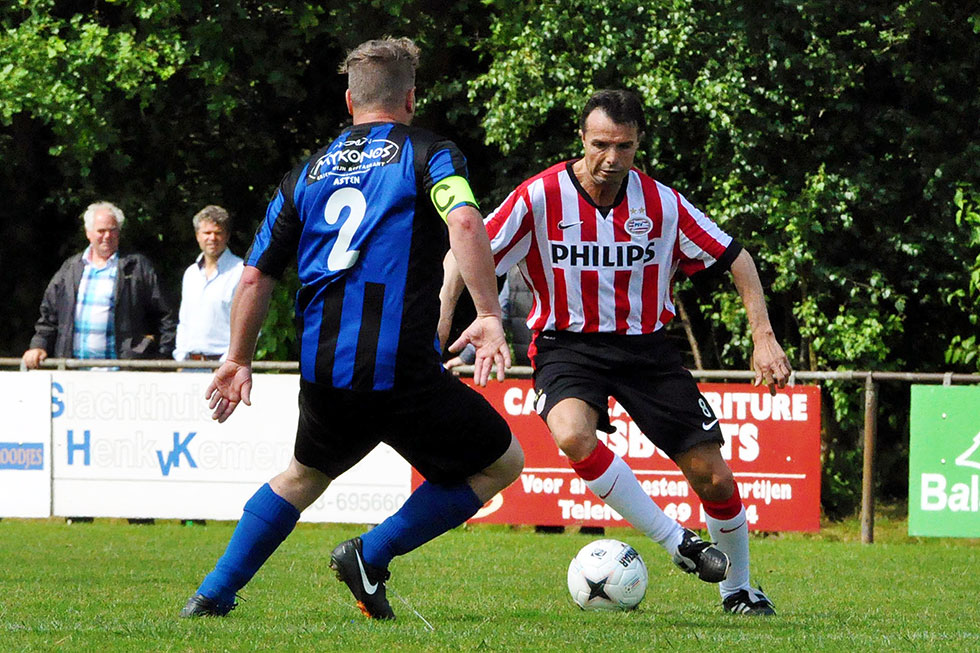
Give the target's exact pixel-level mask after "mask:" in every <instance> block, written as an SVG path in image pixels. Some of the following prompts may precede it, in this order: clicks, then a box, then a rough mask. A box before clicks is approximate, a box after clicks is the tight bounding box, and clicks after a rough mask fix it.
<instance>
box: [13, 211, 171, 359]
mask: <svg viewBox="0 0 980 653" xmlns="http://www.w3.org/2000/svg"><path fill="white" fill-rule="evenodd" d="M82 219H83V220H84V221H85V235H86V237H87V238H88V241H89V246H88V247H87V248H86V249H85V251H84V252H81V253H79V254H75V255H74V256H72V257H70V258H69V259H68V260H66V261H65V262H64V263H63V264H62V265H61V269H59V270H58V272H57V273H56V274H55V275H54V277H53V278H52V279H51V281H50V282H49V283H48V287H47V290H45V291H44V298H43V299H42V300H41V317H40V318H39V319H38V321H37V324H35V326H34V337H33V338H31V346H30V349H28V350H27V351H26V352H24V356H23V360H24V364H25V365H26V366H27V367H28V368H30V369H35V368H37V367H39V366H40V364H41V361H43V360H44V359H45V358H47V357H48V356H49V355H53V356H55V357H57V358H82V359H116V358H167V357H169V356H170V354H171V352H172V351H173V348H174V316H173V311H172V309H171V308H170V305H169V304H168V303H167V301H166V299H165V297H164V294H163V292H162V290H161V288H160V283H159V281H158V279H157V274H156V272H155V271H154V269H153V265H152V264H151V263H150V261H149V260H148V259H147V258H146V257H145V256H143V255H142V254H125V255H120V254H119V230H120V229H121V228H122V225H123V221H124V220H125V219H126V217H125V216H124V215H123V212H122V211H121V210H120V209H119V207H117V206H116V205H114V204H112V203H110V202H96V203H95V204H91V205H89V207H88V208H87V209H86V210H85V214H84V215H83V216H82Z"/></svg>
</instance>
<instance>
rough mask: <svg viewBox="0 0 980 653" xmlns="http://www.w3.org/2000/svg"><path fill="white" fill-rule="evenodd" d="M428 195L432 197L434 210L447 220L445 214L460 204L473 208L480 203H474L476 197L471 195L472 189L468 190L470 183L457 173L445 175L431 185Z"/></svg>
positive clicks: (478, 206)
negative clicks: (449, 175) (450, 175)
mask: <svg viewBox="0 0 980 653" xmlns="http://www.w3.org/2000/svg"><path fill="white" fill-rule="evenodd" d="M429 197H430V198H431V199H432V205H433V206H434V207H436V211H438V212H439V217H441V218H442V219H443V221H447V220H448V217H447V216H449V212H450V211H452V210H453V209H455V208H456V207H457V206H460V205H462V204H469V205H471V206H473V207H475V208H480V205H479V204H477V203H476V199H475V198H474V197H473V191H472V190H470V183H469V182H468V181H466V177H460V176H459V175H453V176H452V177H446V178H445V179H443V180H442V181H440V182H439V183H438V184H436V185H435V186H433V187H432V191H430V192H429Z"/></svg>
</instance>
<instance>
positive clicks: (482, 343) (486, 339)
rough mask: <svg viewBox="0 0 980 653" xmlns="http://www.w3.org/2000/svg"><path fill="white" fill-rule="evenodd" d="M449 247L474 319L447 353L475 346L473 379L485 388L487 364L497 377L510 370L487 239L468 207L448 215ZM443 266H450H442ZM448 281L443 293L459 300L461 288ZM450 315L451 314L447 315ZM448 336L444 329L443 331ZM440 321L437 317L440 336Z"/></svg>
mask: <svg viewBox="0 0 980 653" xmlns="http://www.w3.org/2000/svg"><path fill="white" fill-rule="evenodd" d="M447 222H448V224H449V246H450V248H451V249H452V255H453V257H454V258H455V262H456V265H457V266H458V268H459V275H460V276H461V277H462V280H463V281H464V282H465V283H466V287H467V288H468V289H469V291H470V296H471V297H472V298H473V305H474V306H475V307H476V319H475V320H473V323H472V324H471V325H470V326H469V327H467V328H466V330H465V331H463V334H462V335H461V336H460V337H459V339H458V340H457V341H456V342H454V343H453V344H452V345H451V346H450V347H449V351H453V352H457V351H459V350H461V349H462V348H463V347H465V346H466V343H468V342H471V343H473V345H474V346H475V347H476V361H475V362H474V363H473V380H474V381H475V382H476V383H477V384H478V385H486V383H487V380H488V379H489V377H490V368H491V364H494V363H495V364H496V365H497V378H498V379H499V380H501V381H502V380H503V379H504V368H507V367H510V347H509V346H508V345H507V339H506V338H505V337H504V326H503V323H502V322H501V320H500V302H499V301H498V300H497V277H496V275H495V273H494V267H493V256H492V255H491V253H490V239H489V238H487V232H486V229H485V228H484V226H483V219H482V218H481V216H480V212H479V211H477V210H476V209H475V208H473V207H472V206H467V205H463V206H459V207H457V208H455V209H453V210H452V211H451V212H450V213H449V215H448V220H447ZM446 265H447V267H449V266H451V263H448V262H447V263H446ZM454 279H455V277H454V278H453V279H450V281H449V283H448V285H447V283H446V282H445V281H444V285H443V292H441V293H440V297H441V298H442V296H443V293H447V297H448V295H449V294H452V293H453V292H455V297H454V298H453V300H452V303H453V306H455V300H456V299H457V298H458V297H459V292H460V291H461V290H462V286H459V285H458V282H457V281H455V280H454ZM450 315H451V313H450ZM447 333H448V328H447ZM442 335H443V334H442V333H441V318H440V337H442Z"/></svg>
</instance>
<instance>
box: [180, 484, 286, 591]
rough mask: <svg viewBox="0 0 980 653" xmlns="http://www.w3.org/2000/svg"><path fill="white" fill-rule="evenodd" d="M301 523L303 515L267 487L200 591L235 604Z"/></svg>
mask: <svg viewBox="0 0 980 653" xmlns="http://www.w3.org/2000/svg"><path fill="white" fill-rule="evenodd" d="M298 519H299V511H298V510H296V508H295V507H294V506H293V504H291V503H289V502H288V501H286V500H285V499H283V498H282V497H281V496H279V495H278V494H276V493H275V492H273V490H272V488H271V487H269V484H268V483H266V484H265V485H263V486H262V487H261V488H259V491H258V492H256V493H255V494H254V495H252V498H251V499H249V500H248V502H247V503H246V504H245V510H244V512H243V513H242V518H241V520H240V521H239V522H238V526H237V527H236V528H235V532H234V533H232V536H231V541H229V542H228V547H227V548H226V549H225V554H224V555H223V556H221V559H219V560H218V564H217V565H215V567H214V571H212V572H211V573H210V574H208V575H207V577H205V579H204V582H203V583H201V586H200V587H199V588H198V589H197V592H198V594H203V595H204V596H206V597H208V598H209V599H214V600H216V601H218V602H220V603H232V602H233V601H234V600H235V593H236V592H237V591H238V590H240V589H241V588H243V587H244V586H245V583H247V582H248V581H250V580H251V579H252V576H254V575H255V572H257V571H258V570H259V567H261V566H262V564H263V563H264V562H265V561H266V560H268V559H269V556H271V555H272V552H273V551H275V550H276V548H277V547H278V546H279V545H280V544H282V541H283V540H285V539H286V536H287V535H289V534H290V533H291V532H292V530H293V527H294V526H296V521H297V520H298Z"/></svg>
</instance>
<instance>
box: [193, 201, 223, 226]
mask: <svg viewBox="0 0 980 653" xmlns="http://www.w3.org/2000/svg"><path fill="white" fill-rule="evenodd" d="M192 222H193V223H194V231H197V230H198V229H200V228H201V223H202V222H213V223H214V224H215V225H217V226H218V227H220V228H221V229H223V230H225V231H231V216H230V215H228V211H226V210H225V209H224V208H222V207H220V206H218V205H217V204H208V205H207V206H205V207H204V208H203V209H201V210H200V211H198V212H197V213H196V214H195V215H194V218H193V220H192Z"/></svg>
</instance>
